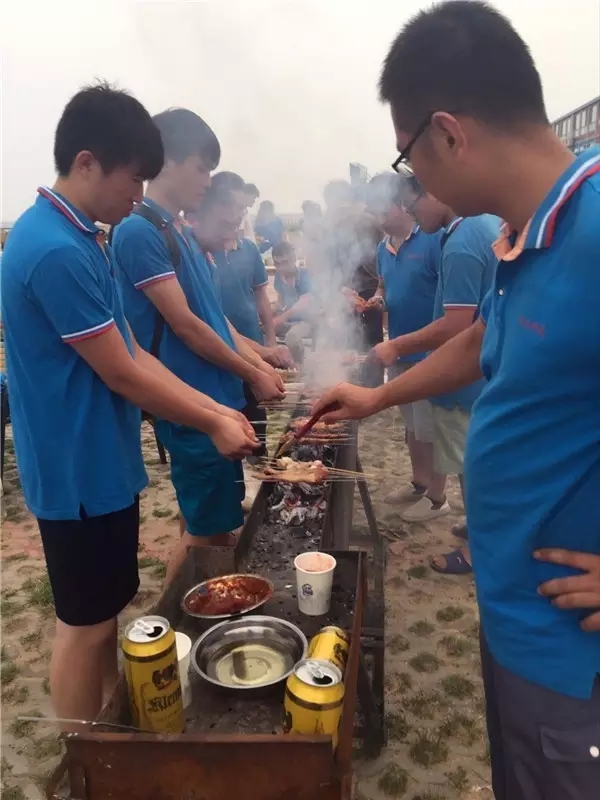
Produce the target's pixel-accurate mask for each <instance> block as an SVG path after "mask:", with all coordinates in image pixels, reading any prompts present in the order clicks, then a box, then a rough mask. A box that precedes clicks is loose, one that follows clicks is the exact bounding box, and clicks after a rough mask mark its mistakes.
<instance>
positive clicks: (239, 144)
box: [0, 0, 600, 221]
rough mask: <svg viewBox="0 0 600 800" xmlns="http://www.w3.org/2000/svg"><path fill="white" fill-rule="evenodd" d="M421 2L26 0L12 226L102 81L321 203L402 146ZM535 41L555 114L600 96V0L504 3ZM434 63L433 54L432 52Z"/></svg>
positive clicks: (5, 119) (231, 159)
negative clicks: (406, 45) (384, 81)
mask: <svg viewBox="0 0 600 800" xmlns="http://www.w3.org/2000/svg"><path fill="white" fill-rule="evenodd" d="M428 5H429V3H424V2H415V0H51V2H43V0H37V2H32V1H31V0H12V2H6V3H4V4H3V10H2V15H1V21H0V42H1V44H2V80H1V89H2V151H1V154H2V159H1V167H2V175H1V179H2V182H1V189H2V207H1V208H0V217H1V219H2V220H4V221H11V220H14V219H15V217H16V216H18V215H19V213H21V211H23V210H24V208H26V207H27V206H28V205H29V204H30V202H31V201H32V199H33V197H34V193H35V189H36V187H37V185H38V184H40V183H52V181H53V179H54V170H53V165H52V140H53V134H54V128H55V126H56V123H57V121H58V118H59V116H60V113H61V110H62V108H63V106H64V104H65V103H66V101H67V100H68V99H69V97H70V96H71V95H72V94H74V92H75V91H76V90H77V89H78V88H79V87H80V86H82V85H83V84H85V83H87V82H90V81H92V80H93V79H94V78H96V77H101V78H104V79H108V80H110V81H114V82H116V83H118V84H119V86H121V87H123V88H127V89H128V90H130V91H131V92H133V93H134V94H135V95H136V96H137V97H138V98H139V99H140V100H141V101H142V102H143V103H144V104H145V105H146V106H147V108H148V109H149V110H150V112H151V113H156V112H158V111H162V110H163V109H165V108H167V107H169V106H175V105H180V106H186V107H188V108H191V109H193V110H194V111H196V112H197V113H199V114H200V115H201V116H203V117H204V118H205V119H206V121H207V122H208V123H209V124H210V125H211V126H212V127H213V128H214V129H215V131H216V133H217V135H218V136H219V139H220V141H221V145H222V150H223V160H222V163H221V166H222V167H223V168H227V169H233V170H235V171H237V172H240V173H241V174H242V176H243V177H244V178H245V179H246V180H248V181H252V182H254V183H256V184H257V185H258V186H259V188H260V191H261V196H262V199H267V198H269V199H272V200H273V201H274V202H275V203H276V205H277V207H278V209H279V210H280V211H295V210H297V209H298V208H299V206H300V203H301V202H302V200H304V199H307V198H311V199H315V200H320V199H321V197H320V195H321V191H322V187H323V185H324V183H325V182H326V181H327V180H329V179H331V178H336V177H346V176H347V173H348V162H350V161H359V162H362V163H364V164H366V166H367V167H368V169H369V171H370V172H371V173H374V172H376V171H378V170H380V169H383V168H386V167H387V166H388V164H389V163H390V162H391V161H392V160H393V157H394V155H395V152H394V150H395V148H394V136H393V131H392V127H391V123H390V121H389V117H388V110H387V109H386V108H384V107H382V106H381V105H380V104H379V103H378V101H377V93H376V82H377V77H378V73H379V69H380V66H381V62H382V59H383V58H384V56H385V54H386V51H387V48H388V45H389V44H390V42H391V40H392V39H393V38H394V36H395V34H396V33H397V31H398V30H399V29H400V27H401V26H402V24H403V22H405V21H406V20H407V19H408V18H409V17H410V16H411V15H412V14H413V13H414V12H415V11H416V10H418V9H419V8H423V7H426V6H428ZM494 5H496V6H497V7H498V8H499V9H500V10H501V11H502V12H503V13H505V14H506V15H508V16H509V17H510V19H511V20H512V21H513V23H514V24H515V26H516V27H517V29H518V30H519V32H520V33H521V35H522V36H523V37H524V38H525V40H526V41H527V42H528V43H529V45H530V47H531V49H532V51H533V55H534V58H535V60H536V62H537V65H538V68H539V70H540V72H541V75H542V79H543V82H544V89H545V95H546V103H547V107H548V112H549V114H550V116H551V117H552V118H554V117H556V116H559V115H560V114H562V113H565V112H567V111H569V110H570V109H571V108H573V107H575V106H577V105H579V104H581V103H585V102H586V101H587V100H589V99H591V98H592V97H594V96H595V95H597V94H599V93H600V42H599V40H600V1H599V0H570V2H567V0H495V2H494ZM423 57H424V58H426V57H427V54H426V53H424V54H423Z"/></svg>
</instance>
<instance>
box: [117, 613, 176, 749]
mask: <svg viewBox="0 0 600 800" xmlns="http://www.w3.org/2000/svg"><path fill="white" fill-rule="evenodd" d="M123 655H124V656H125V675H126V678H127V686H128V689H129V702H130V703H131V714H132V718H133V724H134V725H135V727H136V728H140V729H141V730H143V731H150V732H152V733H182V732H183V727H184V714H183V700H182V696H181V682H180V680H179V664H178V661H177V646H176V642H175V632H174V631H173V629H172V628H171V626H170V625H169V621H168V620H166V619H165V618H164V617H158V616H156V617H155V616H148V617H140V618H139V619H136V620H135V621H134V622H132V623H131V624H130V625H128V626H127V628H126V629H125V634H124V636H123Z"/></svg>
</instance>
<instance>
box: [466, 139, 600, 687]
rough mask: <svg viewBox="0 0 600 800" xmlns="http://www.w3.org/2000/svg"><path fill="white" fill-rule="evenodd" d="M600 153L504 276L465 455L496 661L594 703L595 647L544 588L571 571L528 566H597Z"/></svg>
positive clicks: (477, 565)
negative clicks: (537, 555) (553, 559)
mask: <svg viewBox="0 0 600 800" xmlns="http://www.w3.org/2000/svg"><path fill="white" fill-rule="evenodd" d="M599 221H600V149H596V150H595V151H593V152H589V151H588V152H587V153H585V154H584V155H582V156H581V157H580V158H578V159H577V160H576V161H575V162H574V163H573V165H572V166H571V167H569V169H568V170H567V171H566V172H565V173H564V174H563V175H562V177H561V178H560V179H559V180H558V182H557V183H556V185H555V186H554V188H553V189H552V190H551V191H550V193H549V195H548V196H547V197H546V199H545V200H544V202H543V203H542V205H541V206H540V208H539V209H538V210H537V212H536V213H535V215H534V217H533V219H532V221H531V223H530V226H529V229H528V231H527V232H526V235H525V240H524V246H523V249H522V252H521V253H520V254H518V253H519V250H518V249H516V250H515V251H513V252H512V253H511V254H509V255H508V256H505V258H506V259H507V260H502V261H500V262H499V265H498V270H497V274H496V277H495V280H494V283H493V287H492V291H491V292H490V293H489V295H488V296H487V297H486V299H485V303H484V304H483V307H482V310H481V318H482V320H483V321H484V322H485V324H486V331H485V336H484V341H483V346H482V351H481V365H482V369H483V371H484V374H485V376H486V378H487V383H486V386H485V387H484V389H483V391H482V393H481V396H480V398H479V400H478V401H477V403H476V405H475V408H474V411H473V416H472V420H471V426H470V430H469V435H468V442H467V449H466V454H465V478H466V489H467V497H466V507H467V509H468V524H469V541H470V545H471V555H472V558H473V568H474V570H475V575H476V582H477V593H478V599H479V607H480V610H481V620H482V625H483V630H484V632H485V635H486V638H487V640H488V642H489V646H490V649H491V652H492V653H493V655H494V658H495V659H496V660H497V661H498V662H499V663H500V664H501V665H502V666H504V667H505V668H506V669H509V670H511V671H512V672H514V673H516V674H517V675H520V676H522V677H524V678H526V679H528V680H530V681H533V682H534V683H536V684H540V685H542V686H545V687H547V688H549V689H552V690H554V691H556V692H560V693H562V694H565V695H570V696H572V697H580V698H589V697H590V695H591V692H592V686H593V683H594V678H595V676H596V675H597V674H598V673H599V672H600V634H598V633H584V632H583V631H582V630H581V628H580V627H579V623H580V620H581V618H582V616H585V612H583V613H582V612H581V611H580V610H572V611H567V610H564V609H559V608H555V607H554V606H553V605H552V603H551V601H550V599H548V598H545V597H541V596H540V595H539V594H538V593H537V588H538V586H539V585H540V583H543V582H544V581H547V580H550V579H551V578H554V577H562V576H565V575H570V574H574V573H575V574H576V573H577V571H576V570H572V569H570V568H567V567H560V566H554V565H552V564H544V563H542V562H539V561H536V560H535V559H534V558H533V557H532V553H533V551H534V550H536V549H538V548H542V547H559V548H566V549H568V550H579V551H582V552H584V553H595V554H600V518H599V517H598V515H597V514H596V513H595V510H596V508H597V506H598V497H599V496H600V435H599V431H600V402H599V399H600V316H599V314H598V298H599V297H600V269H599V267H600V224H599Z"/></svg>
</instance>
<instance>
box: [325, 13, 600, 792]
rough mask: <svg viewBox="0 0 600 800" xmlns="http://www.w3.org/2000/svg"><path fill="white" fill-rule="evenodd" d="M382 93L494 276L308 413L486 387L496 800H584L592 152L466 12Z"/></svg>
mask: <svg viewBox="0 0 600 800" xmlns="http://www.w3.org/2000/svg"><path fill="white" fill-rule="evenodd" d="M423 52H426V53H427V61H426V63H425V62H424V60H423V57H422V54H423ZM380 93H381V97H382V99H383V100H384V101H385V102H388V103H389V104H390V106H391V111H392V118H393V122H394V127H395V130H396V138H397V144H398V149H399V150H401V151H402V152H401V159H400V160H401V161H402V160H406V159H407V158H409V159H410V161H411V164H412V167H413V169H414V172H415V175H416V176H417V178H418V179H419V181H420V182H421V183H422V185H423V186H424V188H425V190H426V191H427V192H430V193H431V194H432V195H434V196H435V197H437V198H438V199H439V200H440V201H441V202H443V203H444V204H447V205H448V206H449V207H451V208H452V209H454V210H455V212H456V213H457V214H461V215H463V216H465V217H466V216H474V215H477V214H482V213H492V214H496V215H498V216H499V217H501V218H502V219H505V220H506V226H505V229H504V232H503V236H502V237H501V238H500V239H499V240H498V242H497V243H496V245H495V249H496V253H497V255H498V257H499V259H500V261H499V264H498V267H497V271H496V275H495V277H494V282H493V285H492V289H491V291H490V292H489V293H488V295H487V296H486V298H485V300H484V302H483V304H482V307H481V312H480V315H479V317H478V318H477V320H475V322H473V324H472V325H470V326H469V328H467V329H466V330H464V331H463V332H462V333H460V334H458V335H457V336H455V337H454V338H452V339H450V341H448V342H447V343H446V344H444V345H442V347H440V348H439V349H437V350H436V351H435V352H434V353H432V354H431V355H430V356H429V357H428V358H426V359H425V360H424V361H421V362H420V363H419V364H417V365H416V366H415V367H413V368H412V369H410V370H409V371H408V372H406V373H405V374H404V375H401V376H400V377H399V378H397V379H396V380H394V381H391V382H390V383H388V384H386V385H384V386H383V387H380V388H378V389H374V390H369V389H364V388H361V387H351V386H349V385H347V384H341V386H338V387H337V388H335V389H333V390H332V391H331V392H328V393H327V394H326V395H325V396H324V397H323V398H322V399H321V400H320V401H319V403H318V404H317V410H318V409H320V408H322V407H323V405H325V404H327V403H331V402H334V401H336V402H338V403H339V405H340V409H339V411H335V412H332V413H329V414H327V415H325V417H324V418H325V420H328V421H334V420H337V419H343V418H361V417H365V416H369V415H370V414H373V413H376V412H377V411H379V410H381V409H383V408H386V407H389V406H391V405H396V404H398V403H407V402H412V401H414V400H417V399H420V398H422V397H429V396H432V395H436V394H442V393H445V392H453V391H456V390H457V389H460V388H461V387H464V386H465V385H468V384H470V383H472V382H473V381H475V380H478V379H480V378H481V377H485V379H486V385H485V386H484V388H483V390H482V392H481V395H480V396H479V398H478V400H477V402H476V403H475V406H474V409H473V416H472V420H471V425H470V429H469V435H468V441H467V449H466V453H465V471H464V474H465V489H466V500H467V503H466V507H467V512H468V526H469V542H470V548H471V555H472V559H473V569H474V572H475V578H476V584H477V595H478V602H479V609H480V613H481V628H482V636H481V658H482V673H483V680H484V688H485V693H486V716H487V724H488V735H489V739H490V754H491V764H492V783H493V789H494V794H495V797H496V800H597V798H598V790H599V789H598V787H600V518H599V517H598V514H597V513H595V510H596V507H597V502H598V494H599V492H600V436H599V434H598V432H599V430H600V356H599V353H600V325H599V323H598V297H599V296H600V270H599V268H598V267H599V253H600V222H599V221H600V150H598V149H592V150H588V151H587V152H586V153H583V154H582V155H580V156H579V157H578V158H576V157H575V156H574V155H573V153H571V152H570V150H569V149H568V148H567V147H566V146H565V145H563V143H562V142H561V141H560V139H559V138H558V137H557V136H556V135H555V134H554V131H553V130H552V127H551V125H550V124H549V122H548V117H547V114H546V110H545V106H544V100H543V94H542V85H541V80H540V76H539V74H538V72H537V70H536V68H535V64H534V63H533V60H532V58H531V54H530V52H529V50H528V48H527V46H526V44H525V43H524V42H523V40H522V39H521V38H520V36H519V35H518V34H517V32H516V31H515V30H514V28H513V27H512V26H511V25H510V23H509V22H508V21H507V20H506V19H505V18H504V17H502V16H501V15H500V14H499V13H498V12H497V11H495V10H494V9H492V8H491V7H490V6H488V5H487V4H485V3H481V2H476V1H475V0H471V1H469V2H467V1H465V0H455V2H447V3H443V4H438V5H437V6H434V7H433V8H431V9H429V10H427V11H424V12H421V13H419V14H418V15H417V16H416V17H415V18H414V19H413V20H412V21H411V22H409V23H408V24H407V25H406V27H405V28H404V29H403V30H402V31H401V32H400V34H399V35H398V37H397V39H396V40H395V42H394V43H393V45H392V47H391V49H390V52H389V54H388V56H387V58H386V61H385V64H384V68H383V72H382V76H381V81H380Z"/></svg>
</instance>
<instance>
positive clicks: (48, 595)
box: [21, 575, 54, 616]
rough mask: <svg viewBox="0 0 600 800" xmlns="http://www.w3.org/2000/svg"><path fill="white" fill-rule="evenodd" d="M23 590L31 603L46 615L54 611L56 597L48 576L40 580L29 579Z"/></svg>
mask: <svg viewBox="0 0 600 800" xmlns="http://www.w3.org/2000/svg"><path fill="white" fill-rule="evenodd" d="M21 589H22V590H23V591H24V592H25V594H26V595H27V597H28V600H29V602H30V603H31V605H33V606H37V607H38V608H39V609H40V611H41V612H42V613H43V614H44V615H45V616H47V615H49V614H50V613H51V612H52V610H53V609H54V597H53V596H52V587H51V586H50V580H49V579H48V576H47V575H43V576H41V577H40V578H28V579H27V580H26V581H25V583H24V584H23V586H22V587H21Z"/></svg>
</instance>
